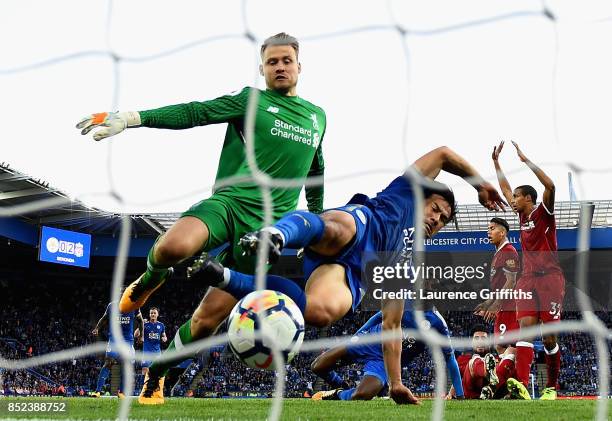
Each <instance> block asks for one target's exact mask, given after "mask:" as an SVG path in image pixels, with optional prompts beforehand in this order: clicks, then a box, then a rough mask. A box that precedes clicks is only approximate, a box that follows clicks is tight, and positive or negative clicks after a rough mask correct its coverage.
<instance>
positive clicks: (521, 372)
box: [515, 341, 534, 387]
mask: <svg viewBox="0 0 612 421" xmlns="http://www.w3.org/2000/svg"><path fill="white" fill-rule="evenodd" d="M533 356H534V353H533V344H532V343H530V342H522V341H521V342H517V343H516V364H515V365H516V379H517V380H518V381H520V382H521V383H523V384H524V385H525V387H527V386H528V385H529V373H531V363H532V362H533Z"/></svg>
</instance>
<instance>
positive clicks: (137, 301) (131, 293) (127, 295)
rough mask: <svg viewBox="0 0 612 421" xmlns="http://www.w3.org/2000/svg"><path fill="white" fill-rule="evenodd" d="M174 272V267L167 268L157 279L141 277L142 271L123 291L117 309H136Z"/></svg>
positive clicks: (122, 311) (122, 310)
mask: <svg viewBox="0 0 612 421" xmlns="http://www.w3.org/2000/svg"><path fill="white" fill-rule="evenodd" d="M173 274H174V269H172V268H168V272H166V274H165V275H164V276H163V277H162V278H161V279H159V280H152V279H149V280H148V281H145V280H144V279H143V277H144V273H143V274H142V275H140V277H138V279H136V280H135V281H134V282H132V283H131V284H130V285H128V287H127V288H126V289H125V291H123V295H122V296H121V300H120V301H119V311H120V312H121V313H129V312H132V311H136V310H138V309H139V308H140V307H142V306H143V305H145V303H146V302H147V300H148V299H149V297H150V296H151V294H153V293H154V292H155V291H157V290H158V289H159V287H161V286H162V285H163V284H164V282H166V281H167V280H168V279H170V277H172V275H173Z"/></svg>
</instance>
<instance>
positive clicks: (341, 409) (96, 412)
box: [0, 398, 596, 421]
mask: <svg viewBox="0 0 612 421" xmlns="http://www.w3.org/2000/svg"><path fill="white" fill-rule="evenodd" d="M8 401H11V402H37V401H38V402H40V401H45V402H49V401H57V402H66V403H67V413H66V414H57V413H40V412H38V413H22V414H20V413H15V412H12V413H10V414H9V413H8V412H7V402H8ZM270 402H271V400H269V399H184V398H174V399H167V400H166V404H165V405H161V406H141V405H138V403H134V405H133V406H132V410H131V412H130V419H138V420H154V419H155V420H157V419H164V420H173V419H180V420H226V421H227V420H263V419H265V418H266V416H267V414H268V409H269V406H270ZM432 404H433V402H432V401H424V402H423V404H422V405H420V406H412V405H411V406H398V405H395V404H394V403H393V402H391V401H388V400H380V399H379V400H374V401H370V402H339V401H326V402H321V401H318V402H313V401H310V400H308V399H285V403H284V406H283V414H282V419H283V420H301V421H307V420H368V421H369V420H385V421H389V420H406V419H410V420H429V419H430V417H431V410H432ZM595 405H596V401H593V400H590V401H589V400H557V401H548V402H539V401H531V402H525V401H484V402H483V401H452V402H447V404H446V411H445V413H444V415H445V416H444V419H445V420H461V421H465V420H485V421H491V420H515V419H522V420H529V421H537V420H546V421H554V420H564V421H570V420H571V421H575V420H591V419H593V417H594V414H595ZM118 407H119V400H118V399H115V398H98V399H95V398H68V399H59V398H57V399H49V398H46V399H38V398H23V399H8V398H7V399H0V419H34V418H36V419H81V420H100V419H109V420H110V419H114V418H115V416H116V414H117V410H118Z"/></svg>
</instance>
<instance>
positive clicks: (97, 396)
mask: <svg viewBox="0 0 612 421" xmlns="http://www.w3.org/2000/svg"><path fill="white" fill-rule="evenodd" d="M89 396H91V397H92V398H99V397H100V392H98V391H95V392H91V393H90V394H89Z"/></svg>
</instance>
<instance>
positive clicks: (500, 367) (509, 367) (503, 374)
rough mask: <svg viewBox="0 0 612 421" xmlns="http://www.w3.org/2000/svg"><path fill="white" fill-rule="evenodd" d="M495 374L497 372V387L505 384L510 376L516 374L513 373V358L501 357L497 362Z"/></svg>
mask: <svg viewBox="0 0 612 421" xmlns="http://www.w3.org/2000/svg"><path fill="white" fill-rule="evenodd" d="M495 374H497V378H498V379H499V384H498V386H497V388H498V389H500V388H502V387H504V386H505V385H506V382H507V381H508V379H509V378H510V377H513V376H515V375H516V374H515V373H514V360H513V359H512V358H504V359H502V360H501V361H500V362H499V364H497V368H496V369H495Z"/></svg>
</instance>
